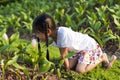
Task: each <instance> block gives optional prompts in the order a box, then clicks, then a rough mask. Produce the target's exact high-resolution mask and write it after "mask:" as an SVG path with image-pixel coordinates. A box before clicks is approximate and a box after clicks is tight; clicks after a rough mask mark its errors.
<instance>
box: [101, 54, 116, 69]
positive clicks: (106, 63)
mask: <svg viewBox="0 0 120 80" xmlns="http://www.w3.org/2000/svg"><path fill="white" fill-rule="evenodd" d="M103 55H104V58H103V63H104V64H103V66H104V68H110V67H112V65H113V63H114V62H115V60H116V59H117V57H116V56H115V55H112V57H111V59H110V61H109V60H108V58H107V55H106V53H103Z"/></svg>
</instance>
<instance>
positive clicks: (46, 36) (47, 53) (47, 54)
mask: <svg viewBox="0 0 120 80" xmlns="http://www.w3.org/2000/svg"><path fill="white" fill-rule="evenodd" d="M45 26H46V29H45V38H46V47H47V52H46V57H47V60H50V59H49V50H48V45H49V44H48V34H47V33H48V28H49V25H48V24H47V23H46V24H45Z"/></svg>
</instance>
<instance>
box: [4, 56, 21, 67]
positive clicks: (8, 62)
mask: <svg viewBox="0 0 120 80" xmlns="http://www.w3.org/2000/svg"><path fill="white" fill-rule="evenodd" d="M18 57H19V55H15V56H14V57H13V58H11V59H9V60H7V62H6V63H5V68H6V67H7V66H8V65H12V64H14V63H16V61H17V59H18Z"/></svg>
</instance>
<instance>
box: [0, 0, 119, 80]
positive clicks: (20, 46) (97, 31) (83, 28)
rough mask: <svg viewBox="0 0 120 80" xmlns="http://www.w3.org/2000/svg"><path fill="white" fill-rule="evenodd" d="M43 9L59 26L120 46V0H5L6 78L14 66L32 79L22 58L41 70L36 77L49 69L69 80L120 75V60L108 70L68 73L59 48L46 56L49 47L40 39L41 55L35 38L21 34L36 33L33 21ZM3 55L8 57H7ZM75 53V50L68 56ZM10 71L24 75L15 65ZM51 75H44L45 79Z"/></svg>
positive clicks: (2, 46)
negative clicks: (29, 38)
mask: <svg viewBox="0 0 120 80" xmlns="http://www.w3.org/2000/svg"><path fill="white" fill-rule="evenodd" d="M43 12H46V13H48V14H50V15H51V16H52V17H53V18H54V19H55V22H56V24H57V26H67V27H69V28H72V29H73V30H75V31H79V32H82V33H87V34H89V35H90V36H92V37H94V38H95V39H96V41H98V43H99V44H100V45H101V47H102V48H104V46H105V45H106V43H107V42H109V41H111V42H114V43H115V44H118V45H117V46H118V49H120V1H119V0H75V1H74V0H70V1H68V0H64V1H63V0H20V1H19V0H1V1H0V24H1V25H0V61H1V63H2V64H1V67H2V78H3V79H4V75H5V71H6V69H8V68H10V67H9V66H14V67H15V68H16V69H19V70H22V71H23V72H24V73H25V75H26V76H27V78H28V79H29V80H30V74H29V73H30V72H29V71H28V70H27V67H26V66H24V65H20V64H19V63H20V62H23V63H24V64H26V65H27V66H30V67H31V68H33V71H36V70H38V71H37V73H36V74H35V75H33V79H36V77H37V76H38V75H39V74H44V73H46V72H50V74H53V73H55V72H56V73H57V76H58V78H59V79H60V78H61V77H63V78H65V79H67V80H69V79H73V80H76V79H83V80H84V79H85V80H86V79H87V80H96V79H97V80H100V79H105V80H112V79H117V80H119V79H120V76H119V74H120V72H119V71H120V70H119V66H118V65H119V61H117V62H116V63H115V65H114V67H113V68H112V69H109V70H105V71H104V70H102V69H101V68H100V66H98V67H97V69H95V70H93V71H91V72H89V73H86V74H83V75H82V74H78V73H75V72H73V71H71V72H70V73H71V74H70V73H66V72H65V70H64V66H63V62H64V59H62V60H60V54H59V52H58V49H57V48H55V47H53V46H49V50H50V58H51V61H48V60H47V59H46V57H45V56H46V54H45V53H46V47H45V45H44V44H43V43H40V44H41V48H42V50H41V54H42V55H41V56H40V55H39V54H38V49H37V47H33V46H32V44H31V41H29V40H26V39H21V38H20V37H21V36H22V35H23V34H22V33H24V34H26V33H27V34H29V35H32V22H33V20H34V18H35V17H36V16H38V15H39V14H40V13H43ZM10 29H13V32H12V30H11V33H12V34H11V35H10V34H9V30H10ZM7 33H8V35H7ZM36 46H37V45H36ZM2 55H4V56H5V57H6V58H5V59H3V58H2ZM72 55H73V54H72V53H71V54H69V55H67V56H66V58H69V57H71V56H72ZM54 59H57V61H55V60H54ZM59 63H60V64H59ZM51 67H52V68H51ZM10 71H12V72H14V73H15V74H16V75H18V76H19V78H20V79H21V76H20V75H19V73H18V72H16V71H15V70H14V69H12V68H10ZM50 74H49V75H50ZM62 74H63V75H62ZM49 75H48V76H49ZM110 75H112V77H111V76H110ZM48 76H47V77H48ZM47 77H45V78H44V77H42V79H46V78H47Z"/></svg>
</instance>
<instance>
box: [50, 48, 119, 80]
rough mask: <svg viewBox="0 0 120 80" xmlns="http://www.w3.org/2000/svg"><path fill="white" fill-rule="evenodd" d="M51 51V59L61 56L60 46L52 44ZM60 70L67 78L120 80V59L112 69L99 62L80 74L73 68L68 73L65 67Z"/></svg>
mask: <svg viewBox="0 0 120 80" xmlns="http://www.w3.org/2000/svg"><path fill="white" fill-rule="evenodd" d="M49 51H50V57H51V59H53V60H57V59H59V58H60V53H59V49H58V48H56V47H54V46H50V48H49ZM55 64H58V63H55ZM60 71H61V74H62V76H61V77H62V78H64V79H65V80H120V60H116V61H115V63H114V65H113V66H112V68H110V69H103V68H101V64H99V65H98V66H97V67H96V68H95V69H93V70H91V71H90V72H88V73H85V74H80V73H79V74H78V73H76V72H74V71H72V70H71V71H70V72H69V73H67V72H66V71H65V70H64V69H62V70H60Z"/></svg>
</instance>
